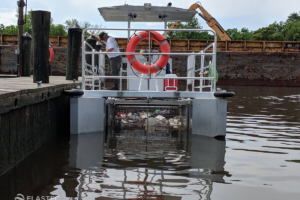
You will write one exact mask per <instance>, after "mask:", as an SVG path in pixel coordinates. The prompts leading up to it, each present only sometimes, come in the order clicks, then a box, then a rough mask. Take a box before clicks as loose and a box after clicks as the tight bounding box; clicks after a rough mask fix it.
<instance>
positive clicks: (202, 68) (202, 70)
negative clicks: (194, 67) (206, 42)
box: [199, 51, 205, 92]
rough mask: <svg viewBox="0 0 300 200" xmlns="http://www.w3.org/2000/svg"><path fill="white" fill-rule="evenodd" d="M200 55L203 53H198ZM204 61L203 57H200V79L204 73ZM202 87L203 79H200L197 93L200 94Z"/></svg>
mask: <svg viewBox="0 0 300 200" xmlns="http://www.w3.org/2000/svg"><path fill="white" fill-rule="evenodd" d="M200 52H201V53H203V51H200ZM204 59H205V56H204V55H201V62H200V63H201V64H200V66H201V67H200V77H203V72H204ZM202 87H203V79H200V88H199V92H202Z"/></svg>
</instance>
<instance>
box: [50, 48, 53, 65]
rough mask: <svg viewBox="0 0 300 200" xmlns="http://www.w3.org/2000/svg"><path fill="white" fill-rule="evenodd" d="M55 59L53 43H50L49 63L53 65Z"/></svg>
mask: <svg viewBox="0 0 300 200" xmlns="http://www.w3.org/2000/svg"><path fill="white" fill-rule="evenodd" d="M53 59H54V51H53V48H52V46H51V45H49V65H51V63H52V61H53Z"/></svg>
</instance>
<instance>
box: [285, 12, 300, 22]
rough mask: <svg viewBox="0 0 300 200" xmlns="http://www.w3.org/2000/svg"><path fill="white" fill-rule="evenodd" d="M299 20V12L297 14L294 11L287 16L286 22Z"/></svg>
mask: <svg viewBox="0 0 300 200" xmlns="http://www.w3.org/2000/svg"><path fill="white" fill-rule="evenodd" d="M299 21H300V12H299V14H298V13H296V12H293V13H291V14H290V15H289V16H288V19H287V20H286V23H290V22H299Z"/></svg>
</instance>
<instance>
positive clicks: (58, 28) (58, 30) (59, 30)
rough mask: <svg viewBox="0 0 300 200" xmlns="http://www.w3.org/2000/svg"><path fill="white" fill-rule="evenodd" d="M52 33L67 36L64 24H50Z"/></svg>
mask: <svg viewBox="0 0 300 200" xmlns="http://www.w3.org/2000/svg"><path fill="white" fill-rule="evenodd" d="M50 35H57V36H66V35H67V32H66V31H65V26H64V25H62V24H51V25H50Z"/></svg>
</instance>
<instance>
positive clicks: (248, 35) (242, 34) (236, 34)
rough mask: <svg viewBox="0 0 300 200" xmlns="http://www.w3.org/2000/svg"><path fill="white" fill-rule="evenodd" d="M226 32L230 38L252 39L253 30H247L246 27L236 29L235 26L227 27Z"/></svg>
mask: <svg viewBox="0 0 300 200" xmlns="http://www.w3.org/2000/svg"><path fill="white" fill-rule="evenodd" d="M226 32H227V34H228V35H229V36H230V38H231V39H232V40H252V39H253V32H252V31H249V29H248V28H242V29H241V30H238V29H237V28H233V29H227V30H226Z"/></svg>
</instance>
